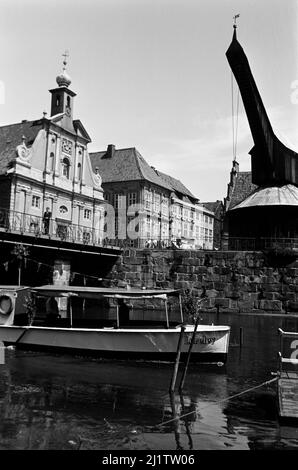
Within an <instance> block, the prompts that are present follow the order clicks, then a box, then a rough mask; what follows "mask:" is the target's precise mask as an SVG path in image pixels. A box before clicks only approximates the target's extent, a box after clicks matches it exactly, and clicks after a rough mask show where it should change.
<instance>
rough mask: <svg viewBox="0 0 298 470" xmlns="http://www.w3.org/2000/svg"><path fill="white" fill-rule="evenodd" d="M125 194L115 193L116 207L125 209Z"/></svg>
mask: <svg viewBox="0 0 298 470" xmlns="http://www.w3.org/2000/svg"><path fill="white" fill-rule="evenodd" d="M125 199H126V198H125V196H124V195H123V194H115V195H114V206H115V209H123V208H125Z"/></svg>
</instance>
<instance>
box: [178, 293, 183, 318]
mask: <svg viewBox="0 0 298 470" xmlns="http://www.w3.org/2000/svg"><path fill="white" fill-rule="evenodd" d="M179 307H180V317H181V323H183V308H182V298H181V294H179Z"/></svg>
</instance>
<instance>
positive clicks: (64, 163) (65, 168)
mask: <svg viewBox="0 0 298 470" xmlns="http://www.w3.org/2000/svg"><path fill="white" fill-rule="evenodd" d="M69 170H70V163H69V160H68V158H63V160H62V175H63V176H65V177H66V178H67V179H69Z"/></svg>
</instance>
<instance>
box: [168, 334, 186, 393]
mask: <svg viewBox="0 0 298 470" xmlns="http://www.w3.org/2000/svg"><path fill="white" fill-rule="evenodd" d="M184 331H185V326H184V325H182V326H181V330H180V336H179V341H178V346H177V354H176V362H175V367H174V371H173V375H172V380H171V385H170V393H172V392H173V391H174V390H175V385H176V379H177V373H178V367H179V361H180V354H181V349H182V340H183V336H184Z"/></svg>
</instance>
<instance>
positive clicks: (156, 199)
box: [154, 194, 160, 212]
mask: <svg viewBox="0 0 298 470" xmlns="http://www.w3.org/2000/svg"><path fill="white" fill-rule="evenodd" d="M159 211H160V195H159V194H154V212H159Z"/></svg>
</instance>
